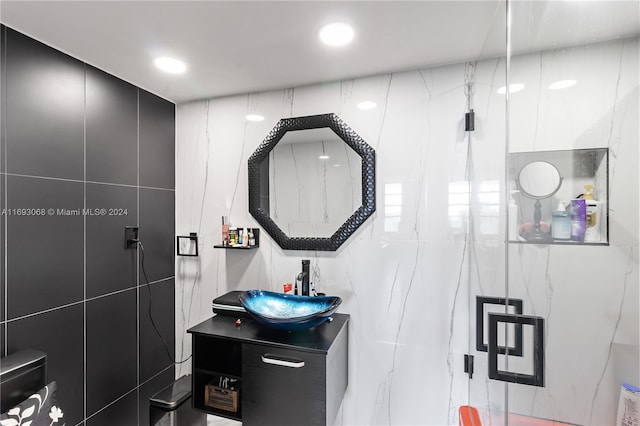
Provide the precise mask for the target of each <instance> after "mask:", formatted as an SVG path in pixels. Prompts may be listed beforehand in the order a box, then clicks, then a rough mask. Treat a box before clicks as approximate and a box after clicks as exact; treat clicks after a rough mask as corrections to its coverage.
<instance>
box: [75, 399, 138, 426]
mask: <svg viewBox="0 0 640 426" xmlns="http://www.w3.org/2000/svg"><path fill="white" fill-rule="evenodd" d="M137 424H140V425H141V426H146V423H142V422H140V423H138V399H137V393H136V392H131V393H129V394H127V395H126V396H124V397H123V398H122V399H119V400H118V401H116V402H115V403H113V404H112V405H110V406H108V407H107V408H105V409H104V410H103V411H100V412H99V413H98V414H96V415H95V416H93V417H91V418H89V419H87V422H86V425H87V426H135V425H137Z"/></svg>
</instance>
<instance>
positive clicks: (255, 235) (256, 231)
mask: <svg viewBox="0 0 640 426" xmlns="http://www.w3.org/2000/svg"><path fill="white" fill-rule="evenodd" d="M247 229H249V228H247ZM250 229H251V230H252V232H253V238H254V239H255V240H256V244H255V245H253V246H223V245H222V244H216V245H214V246H213V248H217V249H225V250H245V251H249V250H254V249H257V248H260V228H250Z"/></svg>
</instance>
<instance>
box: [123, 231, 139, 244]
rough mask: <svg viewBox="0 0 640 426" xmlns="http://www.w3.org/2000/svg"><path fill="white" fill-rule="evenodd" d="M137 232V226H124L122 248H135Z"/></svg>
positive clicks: (137, 239)
mask: <svg viewBox="0 0 640 426" xmlns="http://www.w3.org/2000/svg"><path fill="white" fill-rule="evenodd" d="M138 231H139V228H138V227H137V226H125V227H124V248H125V249H130V248H136V244H138V241H139V238H138Z"/></svg>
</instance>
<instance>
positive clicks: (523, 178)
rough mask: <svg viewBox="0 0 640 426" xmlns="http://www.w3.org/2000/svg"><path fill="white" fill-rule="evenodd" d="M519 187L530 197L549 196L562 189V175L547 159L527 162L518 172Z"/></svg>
mask: <svg viewBox="0 0 640 426" xmlns="http://www.w3.org/2000/svg"><path fill="white" fill-rule="evenodd" d="M517 181H518V187H519V188H520V191H522V193H523V194H524V195H526V196H527V197H529V198H534V199H537V200H541V199H544V198H549V197H551V196H552V195H553V194H555V193H556V192H558V190H559V189H560V185H562V177H561V176H560V172H559V171H558V169H557V168H556V167H555V166H554V165H553V164H551V163H547V162H546V161H534V162H532V163H529V164H527V165H526V166H524V167H523V168H522V169H520V173H518V179H517Z"/></svg>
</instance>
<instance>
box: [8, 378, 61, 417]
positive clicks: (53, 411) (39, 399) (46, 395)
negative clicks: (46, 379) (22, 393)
mask: <svg viewBox="0 0 640 426" xmlns="http://www.w3.org/2000/svg"><path fill="white" fill-rule="evenodd" d="M56 389H57V385H56V382H51V383H49V384H48V385H47V386H45V387H43V388H42V389H40V391H38V393H34V394H33V395H31V396H30V397H29V398H27V399H25V400H24V401H23V402H21V403H20V404H18V405H16V406H15V407H13V408H11V409H10V410H9V411H7V412H6V413H4V414H2V415H0V426H65V424H64V420H63V416H64V414H63V412H62V410H61V409H60V407H59V406H58V403H57V401H56Z"/></svg>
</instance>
